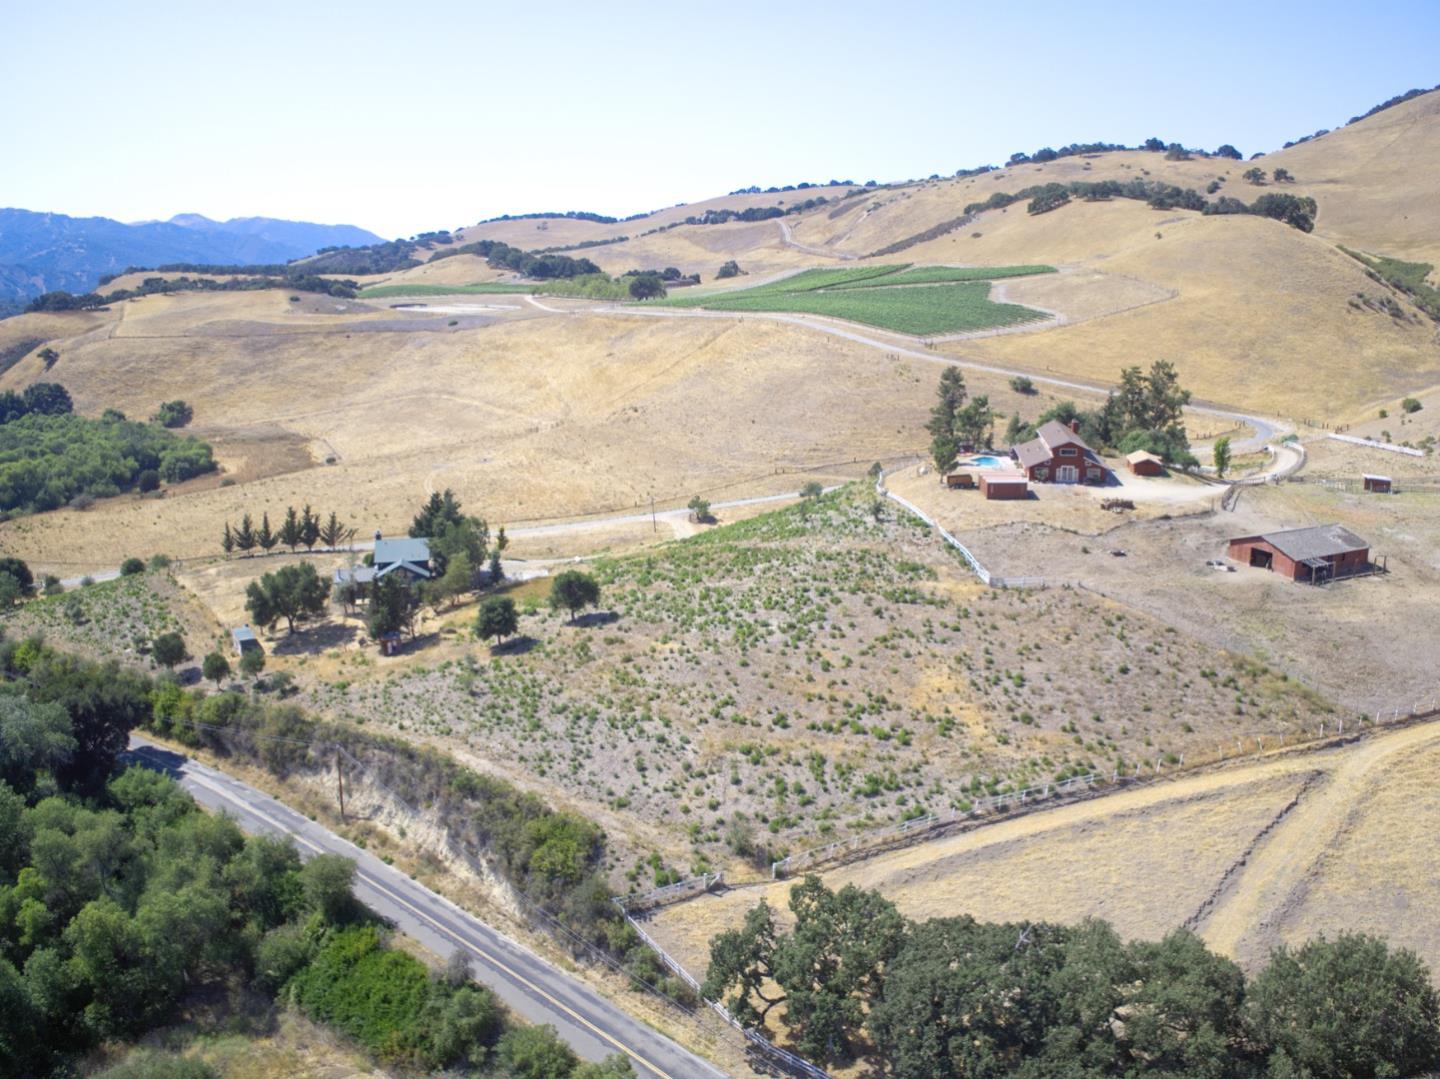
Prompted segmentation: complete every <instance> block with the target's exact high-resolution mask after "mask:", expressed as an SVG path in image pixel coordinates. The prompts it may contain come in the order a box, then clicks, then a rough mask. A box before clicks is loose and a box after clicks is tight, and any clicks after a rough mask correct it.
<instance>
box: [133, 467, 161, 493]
mask: <svg viewBox="0 0 1440 1079" xmlns="http://www.w3.org/2000/svg"><path fill="white" fill-rule="evenodd" d="M135 486H136V487H138V488H139V489H140V493H141V494H149V493H150V492H151V491H154V490H158V489H159V487H160V472H159V470H158V469H154V468H147V469H144V470H143V471H141V473H140V474H139V475H138V476H136V477H135Z"/></svg>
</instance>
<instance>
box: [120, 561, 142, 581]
mask: <svg viewBox="0 0 1440 1079" xmlns="http://www.w3.org/2000/svg"><path fill="white" fill-rule="evenodd" d="M144 572H145V563H144V562H142V561H140V559H138V558H127V559H125V561H123V562H121V563H120V576H122V577H134V576H135V575H136V574H137V573H144Z"/></svg>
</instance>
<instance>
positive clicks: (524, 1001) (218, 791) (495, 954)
mask: <svg viewBox="0 0 1440 1079" xmlns="http://www.w3.org/2000/svg"><path fill="white" fill-rule="evenodd" d="M130 752H131V755H132V756H133V757H134V758H135V759H136V760H138V761H139V762H140V763H142V764H144V765H146V766H147V767H150V768H155V769H156V770H158V771H162V772H165V773H167V774H169V775H171V776H173V777H174V778H175V779H176V780H177V781H178V782H179V783H180V785H181V786H182V787H184V788H185V790H187V791H188V792H189V793H190V794H191V795H192V796H193V797H194V798H195V800H196V801H197V802H199V803H200V804H201V805H203V806H205V807H206V808H207V809H210V810H212V811H218V812H224V813H228V814H229V815H230V816H232V817H234V818H235V820H236V822H237V823H238V824H239V825H240V827H241V828H242V829H243V830H244V831H246V832H252V833H263V834H268V835H278V836H285V837H288V838H291V839H293V840H294V842H295V845H296V847H297V848H298V849H299V851H300V856H301V857H302V858H309V857H311V856H312V855H315V854H320V853H331V854H342V855H344V856H345V857H346V858H350V859H352V860H353V861H354V862H355V896H356V898H357V899H359V900H360V902H362V903H364V904H365V905H366V906H367V907H369V908H370V909H371V910H373V911H375V912H376V913H377V914H379V915H381V916H382V917H384V918H386V919H388V920H390V921H391V922H393V923H394V924H395V925H396V926H397V927H398V928H399V929H400V930H401V931H402V932H403V933H405V934H406V935H407V936H409V937H412V938H413V939H415V940H417V941H419V942H420V943H421V944H423V945H424V946H425V947H426V948H428V949H429V950H430V951H431V952H434V953H435V954H436V955H449V954H451V953H452V952H456V951H458V952H462V953H464V954H465V955H467V956H468V957H469V958H470V959H471V961H472V966H473V969H474V970H475V972H476V977H477V979H478V980H479V981H481V982H483V983H484V984H485V985H487V986H489V987H490V988H491V989H492V990H493V991H494V992H495V995H496V996H498V997H499V998H500V999H501V1000H503V1001H504V1002H505V1004H506V1005H507V1006H508V1007H509V1008H511V1009H512V1010H513V1011H515V1012H516V1013H517V1014H519V1015H521V1016H522V1017H524V1018H525V1019H526V1020H527V1021H529V1022H532V1023H549V1024H551V1025H552V1026H553V1027H555V1029H556V1030H557V1031H559V1033H560V1036H561V1037H562V1038H564V1039H565V1041H566V1042H568V1043H569V1044H570V1046H571V1048H573V1049H574V1050H575V1051H576V1052H577V1053H578V1054H580V1056H581V1057H583V1058H585V1059H586V1060H600V1059H602V1058H604V1057H606V1056H609V1055H610V1054H612V1053H624V1054H625V1055H626V1056H627V1057H629V1059H630V1062H631V1063H632V1064H633V1065H634V1066H635V1071H636V1072H637V1074H639V1075H642V1076H654V1077H658V1079H690V1077H692V1076H706V1077H723V1076H724V1072H721V1071H719V1070H718V1069H716V1068H715V1067H714V1066H713V1065H711V1064H709V1063H708V1062H706V1061H704V1060H702V1059H700V1058H699V1057H697V1056H695V1055H694V1054H693V1053H691V1052H689V1051H688V1050H686V1049H683V1048H681V1047H680V1046H679V1045H677V1044H676V1043H675V1042H673V1041H671V1040H670V1039H669V1038H667V1037H665V1036H664V1035H663V1034H660V1033H658V1032H657V1031H655V1030H652V1029H651V1028H650V1027H648V1026H646V1025H645V1024H644V1023H641V1022H640V1021H639V1020H636V1019H633V1018H631V1017H630V1016H629V1015H627V1014H626V1013H625V1012H623V1011H621V1010H620V1008H618V1007H617V1006H616V1005H614V1004H612V1003H611V1002H610V1001H608V1000H606V999H605V998H604V997H602V996H600V994H598V993H597V992H595V990H593V989H591V988H590V987H589V986H587V985H585V984H584V983H582V982H580V981H578V980H577V979H575V978H573V977H571V976H570V975H568V974H565V973H564V972H562V971H560V970H558V969H556V968H555V967H553V966H551V965H550V964H549V963H548V962H546V961H545V960H544V959H542V958H540V957H539V956H538V955H536V954H535V953H534V952H532V951H530V950H529V949H528V948H526V947H525V946H523V945H521V944H519V943H517V942H516V941H514V940H511V939H510V938H509V937H507V936H506V935H505V934H503V933H501V932H500V931H499V930H497V929H492V928H491V927H490V926H488V925H486V924H485V923H484V922H482V921H480V920H479V919H478V918H475V917H474V916H472V915H470V914H467V913H466V912H465V911H463V910H461V909H460V908H459V907H457V906H455V904H453V903H451V902H450V901H449V900H447V899H445V898H443V897H441V896H439V895H436V894H435V893H434V892H432V891H430V890H429V889H428V888H426V887H425V886H424V885H421V884H418V883H417V882H415V881H413V880H411V879H410V878H409V877H407V876H406V875H405V874H404V873H401V872H400V871H399V870H397V869H393V868H391V867H390V866H388V865H386V864H385V863H384V862H382V861H380V859H378V858H376V857H375V856H374V855H372V854H368V853H366V852H365V851H363V850H360V849H359V848H358V847H356V846H354V845H352V844H350V843H348V842H346V841H345V840H344V839H341V838H340V837H339V836H337V835H335V834H334V833H333V832H331V831H328V830H327V829H325V828H323V827H321V826H320V825H319V824H316V823H315V822H314V821H312V820H310V819H308V818H307V817H305V816H303V815H302V814H300V813H297V812H295V811H294V810H293V809H291V808H289V807H288V806H286V805H284V804H283V803H281V802H277V801H276V800H275V799H273V798H271V797H270V796H269V795H267V794H264V793H262V792H260V791H258V790H256V789H255V788H253V787H250V786H247V785H246V784H244V783H241V782H240V781H239V780H238V779H235V778H234V777H232V776H229V775H226V774H225V773H224V772H221V771H217V770H216V769H214V768H209V767H207V766H206V765H203V764H201V763H200V762H198V761H195V760H191V759H190V758H188V757H185V756H182V755H181V754H179V753H175V752H172V751H170V750H168V749H165V748H163V747H161V746H158V745H156V744H154V743H153V742H150V741H148V740H146V739H144V738H141V737H139V736H138V735H131V737H130Z"/></svg>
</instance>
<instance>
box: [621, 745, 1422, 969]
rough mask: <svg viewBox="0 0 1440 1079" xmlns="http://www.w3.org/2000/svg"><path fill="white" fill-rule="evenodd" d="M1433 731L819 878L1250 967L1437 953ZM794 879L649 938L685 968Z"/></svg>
mask: <svg viewBox="0 0 1440 1079" xmlns="http://www.w3.org/2000/svg"><path fill="white" fill-rule="evenodd" d="M1437 762H1440V724H1436V723H1434V722H1431V723H1428V724H1422V725H1419V726H1415V727H1410V728H1406V729H1402V730H1397V731H1387V732H1381V733H1376V734H1374V735H1373V736H1371V737H1368V738H1365V739H1362V740H1361V741H1359V742H1357V743H1353V744H1348V745H1335V746H1333V747H1332V748H1328V749H1323V750H1320V751H1316V752H1309V753H1299V754H1292V755H1288V756H1275V757H1273V758H1272V759H1265V760H1261V761H1256V762H1251V763H1245V764H1234V765H1231V766H1229V767H1226V768H1223V769H1219V770H1215V771H1212V772H1208V773H1202V774H1196V775H1191V776H1187V777H1183V778H1180V779H1176V780H1173V781H1169V782H1164V783H1160V784H1154V785H1150V786H1145V787H1138V788H1133V789H1130V790H1125V791H1121V792H1119V793H1116V794H1112V795H1107V796H1105V797H1101V798H1097V799H1093V800H1090V801H1082V802H1078V803H1074V804H1071V805H1066V806H1061V807H1057V808H1054V809H1049V810H1044V811H1041V812H1036V813H1031V814H1029V815H1025V816H1020V817H1015V818H1011V819H1008V820H1003V821H1000V822H998V823H993V824H986V825H981V826H979V827H976V828H973V829H972V830H969V831H964V832H960V833H958V834H953V835H949V836H945V837H942V838H939V839H935V840H931V841H929V842H925V843H921V844H917V845H915V846H912V847H909V848H906V849H903V850H900V851H895V852H891V853H886V854H881V855H878V856H876V857H874V858H871V859H868V860H865V861H861V862H857V863H854V864H851V865H849V866H843V867H840V868H836V869H831V870H828V871H826V872H824V873H823V874H822V876H823V877H824V878H825V881H826V883H827V884H829V885H830V886H831V887H836V888H838V887H840V886H842V885H844V884H849V883H854V884H856V885H858V886H860V887H866V888H877V889H879V890H880V891H881V892H882V893H883V894H885V895H886V896H888V897H889V898H891V899H893V900H894V901H895V902H896V903H897V904H898V905H899V906H900V908H901V910H903V911H904V912H905V913H906V914H908V915H910V916H912V917H916V918H927V917H935V916H943V915H956V914H962V913H968V914H973V915H974V916H975V917H977V918H981V919H989V920H995V921H1002V920H1020V919H1046V920H1054V921H1062V922H1075V921H1078V920H1080V919H1081V918H1084V917H1087V916H1091V915H1098V916H1101V917H1104V918H1107V919H1109V920H1110V921H1112V922H1113V923H1114V924H1115V925H1116V927H1117V928H1118V929H1119V930H1120V932H1121V933H1122V934H1123V935H1126V936H1133V937H1145V938H1154V937H1158V936H1160V935H1162V934H1163V933H1165V932H1167V931H1168V930H1169V929H1171V928H1174V927H1176V926H1179V925H1189V926H1191V927H1194V928H1195V929H1196V930H1197V932H1199V933H1200V935H1201V936H1202V937H1204V938H1205V939H1206V941H1207V942H1208V943H1209V944H1210V945H1211V946H1212V947H1215V948H1217V949H1219V950H1220V951H1222V952H1225V953H1226V954H1229V955H1232V956H1234V957H1235V958H1236V959H1237V960H1238V961H1239V962H1240V963H1241V964H1242V965H1244V966H1246V967H1248V968H1250V969H1254V968H1255V967H1257V966H1259V965H1262V964H1263V962H1264V958H1265V956H1266V955H1267V954H1268V952H1269V950H1270V948H1272V947H1274V946H1275V945H1277V944H1279V943H1281V942H1288V943H1296V942H1298V941H1300V940H1303V939H1305V938H1307V937H1310V936H1314V935H1316V934H1318V933H1321V932H1326V933H1330V934H1334V933H1336V932H1339V931H1340V930H1342V929H1363V930H1368V931H1372V932H1378V933H1382V934H1384V935H1385V936H1387V937H1389V938H1390V939H1391V941H1392V942H1393V943H1396V944H1400V945H1403V946H1406V947H1411V948H1414V949H1415V950H1416V951H1417V952H1419V953H1420V955H1421V956H1422V958H1424V959H1425V960H1426V961H1427V962H1429V963H1430V964H1431V966H1432V967H1434V966H1435V965H1437V963H1440V888H1437V884H1440V864H1437V862H1436V860H1435V858H1434V855H1433V847H1434V845H1433V843H1430V842H1428V841H1427V840H1426V838H1425V837H1426V836H1427V835H1430V834H1433V830H1434V829H1435V827H1436V826H1437V825H1440V802H1437V801H1436V800H1435V799H1434V798H1431V797H1429V796H1428V788H1427V780H1426V777H1427V776H1430V775H1433V769H1434V767H1435V765H1436V763H1437ZM788 889H789V883H787V882H780V883H777V884H768V883H767V884H764V885H759V886H753V887H740V888H735V889H732V890H729V891H725V892H722V893H720V894H718V895H713V896H707V897H703V898H701V899H697V900H692V901H690V902H686V903H680V904H677V905H675V906H672V907H668V908H664V909H662V910H661V911H659V912H657V913H656V914H655V915H653V916H652V917H651V925H650V927H649V928H650V930H651V932H653V933H654V934H655V935H656V937H657V938H658V939H659V940H660V942H661V943H662V944H663V945H664V946H665V947H666V948H667V949H673V950H674V951H675V953H676V954H677V956H678V957H680V958H681V959H682V961H684V962H685V963H686V964H687V966H689V967H690V969H692V970H694V971H697V972H700V971H703V970H704V967H705V963H706V956H707V946H708V941H709V939H710V937H711V936H712V935H713V934H714V933H716V932H719V931H720V930H722V929H725V928H728V927H730V926H732V925H734V924H736V923H737V922H738V921H739V919H740V918H741V917H742V916H743V914H744V912H745V911H746V910H747V909H749V908H750V907H752V906H753V905H754V904H755V903H756V902H757V901H759V899H761V898H762V897H763V898H765V899H766V900H767V901H768V902H770V903H771V905H772V906H774V907H776V908H777V909H783V908H784V905H785V902H786V899H787V898H788Z"/></svg>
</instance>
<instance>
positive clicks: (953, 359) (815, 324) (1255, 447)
mask: <svg viewBox="0 0 1440 1079" xmlns="http://www.w3.org/2000/svg"><path fill="white" fill-rule="evenodd" d="M550 310H555V309H554V308H551V309H550ZM568 313H573V314H581V313H584V314H603V315H633V316H635V317H637V318H721V319H739V318H751V319H766V320H768V321H770V322H788V323H790V324H791V325H792V326H803V327H804V328H805V329H807V330H818V331H819V332H820V333H827V334H829V335H830V336H831V337H839V338H843V339H844V340H846V341H854V342H855V343H856V344H859V345H865V346H867V347H868V348H874V349H879V350H881V351H882V352H888V353H891V354H893V355H897V356H905V357H907V358H909V359H913V360H923V361H925V362H926V363H933V364H939V365H940V366H943V367H963V368H968V369H969V370H972V371H984V372H986V373H987V374H992V375H1001V376H1003V377H1005V378H1014V377H1016V376H1023V377H1024V378H1028V379H1030V380H1031V381H1032V382H1043V383H1045V384H1046V385H1047V386H1058V387H1060V388H1061V389H1067V390H1080V391H1082V392H1084V393H1103V392H1104V390H1105V387H1104V386H1099V385H1096V384H1094V383H1087V382H1075V381H1072V380H1069V379H1063V378H1056V377H1054V376H1053V375H1037V374H1035V373H1034V372H1033V371H1022V370H1019V369H1018V368H1014V367H1001V366H999V365H998V364H992V363H980V362H979V361H976V360H972V359H966V358H963V357H959V356H949V355H946V354H944V353H936V352H925V351H922V350H920V349H916V348H909V347H907V346H905V345H900V344H896V343H895V342H893V341H882V340H880V339H878V338H875V337H869V336H867V335H865V334H863V333H859V332H857V331H855V330H850V329H846V328H845V327H843V326H838V325H833V324H831V323H829V322H825V321H821V320H819V319H816V318H811V317H808V316H805V315H786V314H776V313H771V312H757V311H746V312H744V314H743V315H742V314H736V313H734V312H730V311H684V310H679V309H677V308H638V307H623V306H621V307H595V308H589V309H571V311H570V312H568ZM1186 407H1187V408H1189V409H1190V411H1192V412H1199V413H1201V414H1203V415H1206V416H1216V417H1219V418H1220V419H1225V420H1230V421H1232V422H1234V423H1236V424H1239V425H1241V426H1246V427H1252V428H1254V434H1252V435H1251V436H1250V437H1248V438H1245V439H1241V440H1240V441H1237V442H1235V443H1234V445H1233V447H1232V451H1233V452H1234V453H1236V454H1242V453H1254V452H1257V451H1259V450H1261V449H1263V448H1264V447H1265V446H1267V445H1269V444H1270V443H1271V442H1272V441H1273V440H1274V439H1275V436H1276V434H1277V433H1278V431H1279V430H1280V428H1281V424H1280V422H1279V421H1277V420H1270V419H1264V418H1262V417H1260V416H1251V415H1249V414H1248V413H1244V412H1237V411H1235V410H1233V409H1227V408H1220V407H1219V406H1217V405H1204V404H1191V405H1187V406H1186Z"/></svg>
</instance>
